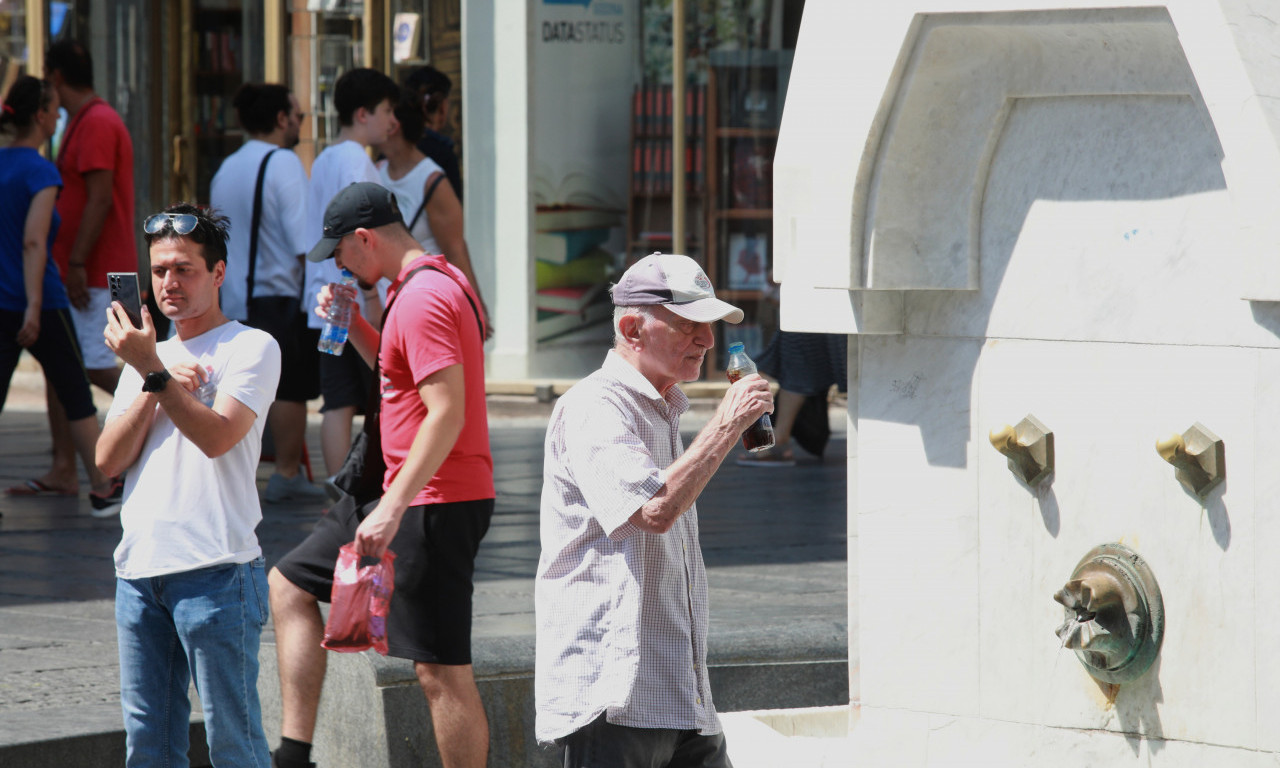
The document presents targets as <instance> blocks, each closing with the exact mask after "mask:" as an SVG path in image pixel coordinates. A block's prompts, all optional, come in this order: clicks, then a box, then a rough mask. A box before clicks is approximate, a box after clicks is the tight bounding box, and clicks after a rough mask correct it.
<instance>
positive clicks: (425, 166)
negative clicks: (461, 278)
mask: <svg viewBox="0 0 1280 768" xmlns="http://www.w3.org/2000/svg"><path fill="white" fill-rule="evenodd" d="M433 173H444V169H443V168H441V167H440V165H439V164H438V163H436V161H435V160H432V159H431V158H429V157H427V158H423V160H422V162H420V163H418V164H417V165H416V166H414V168H413V170H412V171H409V172H408V173H406V174H405V175H404V176H402V177H401V178H400V179H398V180H392V178H391V174H390V173H388V172H387V161H386V160H383V161H382V162H380V163H378V177H379V182H380V183H381V184H382V186H384V187H386V188H387V189H389V190H391V192H392V194H394V195H395V196H396V204H397V205H399V206H400V215H401V216H403V217H404V223H405V224H408V223H409V220H410V219H412V218H413V214H415V213H417V212H418V206H420V205H422V195H423V193H425V192H426V191H427V190H426V185H427V179H429V178H431V174H433ZM440 183H441V184H448V183H449V180H448V179H444V178H442V179H441V180H440ZM436 191H437V192H438V191H439V190H438V189H437V190H436ZM432 196H433V197H434V196H435V192H433V193H432ZM409 233H410V234H411V235H413V239H415V240H417V241H418V242H419V243H420V244H421V245H422V248H423V250H425V251H426V252H427V253H443V251H441V250H440V244H439V243H437V242H436V238H435V235H433V234H432V233H431V224H430V223H429V222H428V221H427V212H426V211H423V212H422V215H421V216H419V217H418V220H417V221H416V222H414V225H413V228H412V229H410V230H409Z"/></svg>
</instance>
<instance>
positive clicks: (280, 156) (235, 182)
mask: <svg viewBox="0 0 1280 768" xmlns="http://www.w3.org/2000/svg"><path fill="white" fill-rule="evenodd" d="M271 150H278V151H276V152H274V153H273V154H272V155H271V159H270V160H269V161H268V162H267V174H266V176H265V177H264V178H263V180H262V223H261V225H260V226H259V229H258V266H257V269H256V270H255V271H254V277H253V283H254V287H253V295H254V296H299V297H300V296H301V295H302V276H303V269H302V261H301V260H300V259H299V258H298V255H299V254H305V253H306V252H307V249H309V248H310V247H311V246H312V244H313V243H312V242H311V241H308V240H307V237H306V232H307V230H306V226H307V172H306V170H305V169H303V167H302V161H301V160H299V159H298V156H297V155H295V154H294V153H293V151H292V150H288V149H280V148H279V147H277V146H276V145H275V144H270V143H268V142H265V141H258V140H257V139H250V140H249V141H246V142H245V143H244V146H242V147H240V149H238V150H236V151H235V153H234V154H232V155H231V156H230V157H228V158H227V159H226V160H223V161H222V165H221V166H220V167H219V168H218V172H217V173H215V174H214V175H213V184H212V186H211V187H210V189H209V203H210V204H211V205H212V206H213V207H214V208H215V209H217V211H218V212H219V213H221V214H222V215H223V216H226V217H227V218H228V219H230V222H231V223H230V233H229V234H230V237H229V239H228V240H227V279H226V281H225V282H224V283H223V284H222V290H221V292H220V296H221V299H222V311H223V312H224V313H225V314H226V315H227V317H229V318H231V319H232V320H244V319H246V318H247V317H248V316H249V315H248V310H247V308H246V305H245V298H246V297H245V292H246V288H247V287H248V278H249V238H250V235H251V234H252V228H253V188H254V183H255V182H257V180H258V168H259V167H260V166H261V165H262V158H263V157H265V156H266V154H267V153H268V152H271Z"/></svg>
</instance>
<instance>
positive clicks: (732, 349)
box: [729, 341, 743, 355]
mask: <svg viewBox="0 0 1280 768" xmlns="http://www.w3.org/2000/svg"><path fill="white" fill-rule="evenodd" d="M742 349H743V345H742V342H741V341H735V342H733V343H732V344H730V345H729V354H731V355H736V354H738V353H739V352H741V351H742Z"/></svg>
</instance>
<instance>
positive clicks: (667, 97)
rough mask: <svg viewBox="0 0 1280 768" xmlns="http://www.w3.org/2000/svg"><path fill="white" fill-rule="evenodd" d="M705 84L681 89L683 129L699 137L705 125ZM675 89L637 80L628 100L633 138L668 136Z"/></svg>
mask: <svg viewBox="0 0 1280 768" xmlns="http://www.w3.org/2000/svg"><path fill="white" fill-rule="evenodd" d="M706 94H707V87H706V86H705V85H702V84H698V83H691V84H689V85H688V86H687V87H686V88H685V100H684V104H685V108H684V132H685V135H686V136H688V137H690V138H692V137H695V136H701V135H702V132H703V127H704V126H705V125H706V110H707V95H706ZM674 98H675V91H674V89H673V87H672V86H671V84H669V83H662V84H659V83H641V84H640V85H637V86H636V89H635V93H633V94H632V99H631V112H632V115H631V130H632V133H633V134H634V135H635V136H636V137H637V138H639V137H642V136H648V137H662V136H670V135H671V129H672V121H673V118H674V113H673V107H674Z"/></svg>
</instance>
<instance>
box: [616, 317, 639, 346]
mask: <svg viewBox="0 0 1280 768" xmlns="http://www.w3.org/2000/svg"><path fill="white" fill-rule="evenodd" d="M643 324H644V318H643V317H641V316H640V315H639V314H638V313H633V314H629V315H623V316H622V317H621V318H620V319H619V320H618V330H619V331H620V332H621V333H622V338H623V339H625V340H626V342H627V345H628V346H631V347H634V346H635V345H636V344H638V343H639V342H640V327H641V326H642V325H643Z"/></svg>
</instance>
